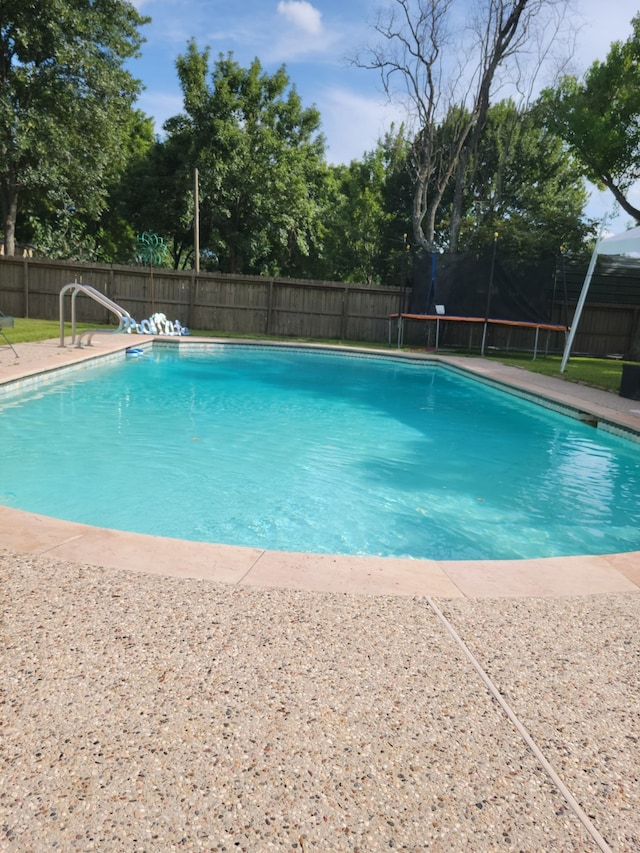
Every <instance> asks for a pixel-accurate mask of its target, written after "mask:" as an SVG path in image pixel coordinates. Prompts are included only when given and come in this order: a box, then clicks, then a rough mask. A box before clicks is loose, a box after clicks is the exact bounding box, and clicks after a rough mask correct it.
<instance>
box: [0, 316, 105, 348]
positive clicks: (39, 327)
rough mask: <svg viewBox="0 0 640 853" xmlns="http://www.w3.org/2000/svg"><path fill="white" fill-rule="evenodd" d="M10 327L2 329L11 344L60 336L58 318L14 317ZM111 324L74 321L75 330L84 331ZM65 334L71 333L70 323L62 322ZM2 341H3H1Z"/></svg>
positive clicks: (102, 327)
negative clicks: (26, 318)
mask: <svg viewBox="0 0 640 853" xmlns="http://www.w3.org/2000/svg"><path fill="white" fill-rule="evenodd" d="M14 322H15V325H14V327H13V328H12V329H3V331H4V332H5V333H6V335H7V337H8V338H9V340H10V341H11V343H12V344H21V343H32V342H33V341H48V340H51V338H59V337H60V322H59V320H25V319H24V318H21V317H16V318H15V321H14ZM109 328H112V329H113V328H115V327H113V326H111V327H110V326H106V325H100V324H99V323H76V332H84V331H87V330H88V329H109ZM64 333H65V335H70V334H71V323H65V324H64ZM3 343H4V342H3Z"/></svg>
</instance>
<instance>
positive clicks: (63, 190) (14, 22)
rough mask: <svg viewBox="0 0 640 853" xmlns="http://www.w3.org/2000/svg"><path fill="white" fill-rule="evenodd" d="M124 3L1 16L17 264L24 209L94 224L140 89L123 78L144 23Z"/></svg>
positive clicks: (5, 201)
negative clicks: (77, 214) (46, 203)
mask: <svg viewBox="0 0 640 853" xmlns="http://www.w3.org/2000/svg"><path fill="white" fill-rule="evenodd" d="M147 20H148V19H147V18H144V17H142V16H141V15H140V14H139V13H138V12H137V11H136V9H135V7H134V6H133V5H132V4H131V3H129V2H127V0H35V2H25V0H5V2H2V4H1V6H0V211H1V214H2V225H3V228H4V243H5V253H6V254H7V255H12V254H14V250H15V231H16V222H17V219H18V214H19V211H20V205H21V203H23V204H24V203H28V202H29V201H33V200H34V199H38V198H40V199H42V198H44V197H45V196H49V197H50V199H51V202H52V204H62V205H63V206H66V207H67V208H71V207H72V208H73V209H74V211H80V210H81V211H83V212H85V213H88V214H91V215H95V216H97V215H98V214H99V213H100V211H101V209H102V207H103V205H104V199H105V194H106V182H107V179H108V176H111V175H113V173H114V171H117V168H118V164H119V163H122V157H123V156H124V154H123V152H124V151H125V150H126V146H123V138H126V134H127V132H128V128H129V113H130V111H131V107H132V104H133V101H134V100H135V97H136V95H137V94H138V92H139V90H140V84H139V82H138V81H136V80H135V79H134V78H133V77H132V76H131V74H130V73H129V72H128V71H127V70H125V67H124V63H125V61H126V60H127V59H129V58H131V57H133V56H135V55H136V54H137V51H138V49H139V46H140V44H141V41H142V38H141V35H140V33H139V30H138V28H139V27H140V26H141V25H142V24H144V23H146V22H147Z"/></svg>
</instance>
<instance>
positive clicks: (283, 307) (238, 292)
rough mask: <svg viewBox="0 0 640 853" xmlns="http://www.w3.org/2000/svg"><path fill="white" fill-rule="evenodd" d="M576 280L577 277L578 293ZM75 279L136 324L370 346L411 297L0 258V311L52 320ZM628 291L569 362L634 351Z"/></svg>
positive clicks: (88, 303) (500, 339) (593, 305)
mask: <svg viewBox="0 0 640 853" xmlns="http://www.w3.org/2000/svg"><path fill="white" fill-rule="evenodd" d="M579 277H580V274H579V272H576V285H577V282H578V280H579ZM73 281H78V282H79V283H82V284H87V285H91V286H92V287H95V288H96V289H97V290H100V291H101V292H103V293H104V294H106V295H107V296H108V297H109V298H110V299H112V300H113V301H114V302H117V303H118V304H119V305H121V306H122V307H123V308H125V309H126V310H127V311H128V312H129V313H130V314H131V315H132V316H133V317H135V318H136V319H137V320H138V321H140V320H142V319H144V318H146V317H149V316H150V315H151V314H152V313H154V312H157V311H158V312H161V313H163V314H166V316H167V317H168V319H170V320H175V319H177V320H179V321H180V322H181V323H182V324H183V325H186V326H188V327H190V328H191V329H196V330H201V331H212V332H220V333H226V334H237V335H272V336H277V337H295V338H311V339H326V340H336V341H339V340H344V341H361V342H369V343H386V342H388V341H389V331H390V327H389V320H388V318H389V315H392V314H397V313H399V312H403V311H405V310H406V307H407V305H408V296H409V294H408V293H407V292H406V291H405V290H403V289H402V288H398V287H394V288H391V287H368V286H366V285H359V284H345V283H340V282H319V281H304V280H298V279H287V278H268V277H261V276H234V275H223V274H218V273H198V274H197V275H196V274H195V273H194V272H192V271H174V270H165V269H155V268H154V269H153V271H151V270H150V269H149V268H148V267H147V268H144V267H127V266H112V265H98V264H83V263H75V262H62V261H50V260H46V259H39V258H4V257H1V258H0V310H1V311H3V312H4V313H5V314H8V315H13V316H16V317H34V318H40V319H49V320H57V319H58V317H59V293H60V290H61V288H62V287H63V286H64V285H65V284H69V283H70V282H73ZM545 284H546V283H541V286H542V287H544V286H545ZM629 286H630V287H631V290H629V292H628V293H627V292H626V291H622V292H621V297H622V298H620V299H619V300H618V301H616V302H605V301H603V299H602V296H603V294H602V293H601V292H596V294H595V297H596V300H598V301H588V302H587V305H586V306H585V309H584V312H583V315H582V319H581V321H580V328H579V331H578V334H577V335H576V339H575V341H574V347H573V352H574V353H575V354H578V353H583V354H589V355H610V354H613V353H616V354H627V353H629V352H630V351H631V350H632V348H633V343H634V340H636V339H637V338H638V336H639V335H640V277H635V276H634V280H633V283H632V284H630V285H629ZM569 290H570V293H569V299H568V302H567V301H564V300H561V299H560V298H556V299H554V300H552V299H551V297H550V300H549V304H550V305H551V318H550V319H551V322H552V323H554V324H558V325H564V324H565V323H566V322H567V320H568V321H569V322H570V320H571V317H572V315H573V311H574V309H575V303H576V300H577V289H576V288H575V287H574V288H571V287H570V288H569ZM573 290H576V293H574V292H572V291H573ZM636 297H637V298H636ZM76 309H77V310H76V314H77V319H78V321H79V322H86V323H111V322H114V318H113V315H111V314H109V312H108V311H106V310H105V309H104V308H103V307H101V306H100V305H98V304H97V303H96V302H94V301H93V300H91V299H89V298H86V297H84V296H79V297H78V300H77V304H76ZM67 310H68V309H67ZM430 335H432V332H431V331H429V330H428V329H426V328H425V327H424V324H419V323H416V324H415V326H414V327H408V328H407V330H406V334H405V341H404V343H405V345H409V346H432V345H433V343H434V342H433V341H432V340H431V339H430V337H429V336H430ZM476 337H477V336H476ZM391 342H392V343H393V344H395V342H396V338H395V337H393V336H392V341H391ZM442 344H443V346H456V347H461V348H467V347H470V348H474V349H476V348H479V346H480V340H479V339H478V340H475V339H474V338H473V337H472V338H471V339H470V337H469V330H468V328H466V327H463V326H462V325H461V326H460V328H457V327H456V325H455V324H450V330H448V332H447V336H446V339H445V340H443V341H442ZM489 345H491V346H496V347H499V348H506V347H508V348H510V349H514V350H517V349H523V350H529V349H531V347H532V341H531V335H530V333H529V332H528V331H527V330H520V331H519V330H517V329H510V330H507V331H505V330H499V329H496V330H494V332H493V338H492V339H491V340H490V341H489ZM563 347H564V335H563V334H561V333H556V332H554V333H552V334H551V337H550V338H549V339H548V340H547V339H545V341H544V346H541V349H543V350H544V349H548V351H549V352H561V351H562V349H563Z"/></svg>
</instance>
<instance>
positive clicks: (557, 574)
mask: <svg viewBox="0 0 640 853" xmlns="http://www.w3.org/2000/svg"><path fill="white" fill-rule="evenodd" d="M185 344H186V345H191V346H193V345H194V344H209V345H211V344H232V345H233V344H237V345H251V346H265V347H273V346H278V347H292V348H298V349H300V348H305V349H310V348H311V349H325V350H333V351H336V350H337V351H343V352H349V353H354V352H359V353H362V354H365V355H375V356H383V357H393V358H402V359H415V360H428V361H433V362H439V363H442V364H445V365H447V366H450V367H454V368H455V369H456V370H458V371H461V372H463V373H465V374H466V375H471V376H474V377H475V378H478V379H481V380H482V381H485V382H488V383H490V384H493V385H495V386H497V387H501V388H503V389H504V390H508V391H511V392H512V393H516V394H519V395H521V396H526V397H527V398H529V399H534V400H535V401H536V402H539V403H541V404H542V405H547V406H551V407H552V408H556V409H558V410H559V411H562V412H563V413H565V414H570V415H572V416H573V417H577V418H579V419H580V420H586V421H587V422H589V423H592V424H593V425H594V426H596V427H597V428H601V429H606V430H609V431H613V432H620V433H621V434H623V435H625V436H627V437H631V438H634V439H635V440H639V441H640V403H638V402H637V401H636V402H634V401H631V400H624V399H623V398H619V397H617V396H616V395H614V394H611V393H608V392H605V391H600V390H599V389H592V388H588V387H586V386H582V385H576V384H574V383H569V382H566V381H564V380H561V379H555V378H553V377H544V376H541V375H540V374H534V373H530V372H529V371H526V370H523V369H520V368H511V367H508V366H506V365H503V364H500V363H495V362H493V361H489V360H486V359H477V358H465V357H463V356H450V355H444V354H442V353H438V354H437V355H436V354H433V353H425V352H415V351H412V352H407V351H401V352H399V351H397V350H382V349H371V348H367V347H362V348H359V349H357V350H355V351H354V348H352V347H344V346H340V345H330V344H307V343H304V344H303V343H300V342H286V341H285V342H283V341H273V342H271V341H255V340H250V339H232V338H188V339H184V338H182V339H180V338H159V337H155V338H153V337H148V338H147V337H145V338H140V337H138V336H136V337H133V336H132V337H128V336H127V337H125V338H124V340H123V336H120V335H119V336H114V337H107V336H106V335H100V336H99V337H98V336H96V338H95V344H94V345H93V346H92V347H90V348H83V349H77V348H75V347H69V346H66V347H60V345H59V342H57V341H46V342H38V343H36V344H16V345H14V346H15V348H16V350H17V352H18V357H17V358H15V357H13V358H12V359H9V360H7V358H6V354H5V351H4V350H0V385H3V384H7V383H10V384H13V383H17V382H24V381H25V380H28V379H29V378H35V377H38V376H42V375H43V374H44V375H45V376H50V375H51V372H52V371H58V370H60V369H63V368H68V367H71V366H77V367H78V368H79V369H82V368H83V367H86V365H87V364H88V363H92V362H94V361H95V360H96V359H103V358H105V357H108V356H113V357H118V358H119V357H122V354H123V352H124V350H126V349H127V348H128V347H130V346H132V345H135V346H143V347H149V346H154V345H159V346H176V345H178V346H180V345H185ZM636 407H637V408H636ZM136 488H139V489H140V493H141V498H142V497H143V496H144V492H145V491H146V489H147V488H148V487H146V486H144V485H138V486H136ZM0 542H1V543H2V547H3V548H5V549H7V550H9V551H13V552H17V553H25V554H43V555H44V554H46V555H47V556H49V557H53V558H55V559H59V560H64V561H73V562H77V563H86V564H89V565H97V566H101V567H105V568H112V569H125V570H129V571H137V572H144V573H149V574H158V575H170V576H174V577H189V578H200V579H207V580H210V581H217V582H221V583H225V584H231V585H237V586H249V587H252V586H253V587H260V588H284V589H301V590H310V591H317V592H332V593H349V594H365V595H404V596H422V595H429V596H437V597H439V598H460V597H470V598H484V597H489V598H504V597H528V596H535V597H541V596H542V597H544V596H573V595H590V594H601V593H614V592H616V593H619V592H629V593H639V592H640V551H636V552H629V553H623V554H607V555H580V556H575V557H546V558H540V559H533V560H476V561H438V560H427V559H425V560H409V559H396V558H391V557H353V556H342V555H327V554H309V553H290V552H281V551H269V550H263V549H259V548H246V547H239V546H231V545H220V544H213V543H212V544H209V543H202V542H188V541H185V540H177V539H169V538H164V537H157V536H148V535H146V534H139V533H127V532H123V531H118V530H111V529H107V528H99V527H91V526H88V525H83V524H78V523H76V522H67V521H62V520H59V519H55V518H51V517H48V516H43V515H38V514H35V513H30V512H25V511H22V510H17V509H13V508H11V507H6V506H0Z"/></svg>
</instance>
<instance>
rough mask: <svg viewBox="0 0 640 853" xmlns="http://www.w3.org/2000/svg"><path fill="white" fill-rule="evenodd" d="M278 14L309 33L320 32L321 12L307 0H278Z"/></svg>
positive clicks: (316, 33) (318, 33) (315, 33)
mask: <svg viewBox="0 0 640 853" xmlns="http://www.w3.org/2000/svg"><path fill="white" fill-rule="evenodd" d="M278 14H279V15H282V16H283V17H284V18H286V19H287V20H288V21H290V22H291V23H292V24H293V25H294V26H295V27H297V28H298V29H301V30H303V32H305V33H309V34H310V35H320V34H321V33H322V14H321V12H319V11H318V9H316V8H315V6H312V5H311V3H308V2H307V0H280V2H279V3H278Z"/></svg>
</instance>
